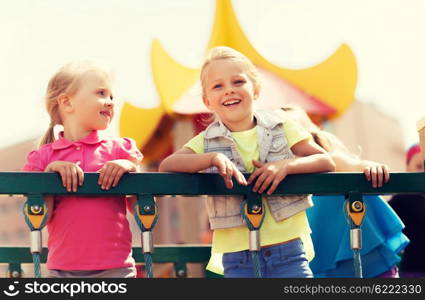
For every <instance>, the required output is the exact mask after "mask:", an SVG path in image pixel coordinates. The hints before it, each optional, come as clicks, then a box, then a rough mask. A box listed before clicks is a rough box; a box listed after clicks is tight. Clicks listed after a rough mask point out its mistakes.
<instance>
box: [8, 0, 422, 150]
mask: <svg viewBox="0 0 425 300" xmlns="http://www.w3.org/2000/svg"><path fill="white" fill-rule="evenodd" d="M232 3H233V5H234V7H235V10H236V13H237V17H238V19H239V22H240V24H241V26H242V28H243V29H244V31H245V33H246V34H247V36H248V38H249V39H250V41H251V43H252V44H253V45H254V47H256V49H257V50H258V51H259V52H260V53H261V54H262V55H263V56H264V57H266V58H267V59H268V60H270V61H272V62H273V63H275V64H278V65H280V66H281V67H284V68H306V67H309V66H313V65H316V64H318V63H320V62H321V61H322V60H323V59H325V58H327V57H328V56H329V55H331V54H332V53H333V52H334V51H335V50H336V49H337V48H338V47H339V45H340V44H341V43H347V44H348V45H349V46H350V47H351V49H352V50H353V52H354V54H355V56H356V58H357V63H358V69H359V78H358V86H357V90H356V97H357V99H359V100H360V101H365V102H370V103H374V104H375V105H376V106H377V108H378V109H379V110H381V111H384V112H386V113H388V114H389V115H390V116H392V117H394V118H396V119H398V120H399V121H400V123H401V126H402V129H403V132H404V138H403V139H401V142H402V143H404V144H405V145H408V144H411V143H412V142H414V141H416V140H417V132H416V127H415V124H416V121H417V120H418V119H419V118H421V117H423V116H425V99H423V98H424V96H423V88H422V86H424V83H423V81H424V80H425V79H424V75H423V73H424V70H425V55H424V53H425V1H423V0H409V1H404V0H386V1H384V0H376V1H366V0H357V1H355V0H345V1H343V0H320V1H317V0H308V1H307V0H297V1H292V0H281V1H275V0H261V1H253V0H234V1H233V2H232ZM214 7H215V1H212V0H183V1H172V0H168V1H165V0H157V1H137V0H120V1H118V0H90V1H82V0H76V1H65V0H43V1H31V0H2V1H1V2H0V20H1V21H0V22H1V26H0V38H1V40H2V47H0V66H1V67H0V91H1V95H2V97H1V100H0V101H1V102H0V103H1V107H2V109H1V110H0V122H1V124H0V125H1V127H2V130H1V132H0V147H4V146H7V145H10V144H14V143H17V142H20V141H24V140H27V139H29V138H33V137H37V136H39V135H41V134H42V133H43V132H44V130H45V128H46V126H47V124H48V117H47V114H46V113H45V111H44V106H43V94H44V91H45V87H46V85H47V81H48V80H49V77H50V76H51V74H52V73H53V72H54V71H55V70H56V69H57V68H58V67H59V66H60V65H62V64H63V63H65V62H67V61H69V60H72V59H80V58H89V59H95V60H98V61H101V62H104V63H106V64H108V65H109V66H111V68H112V69H113V70H114V73H115V77H116V85H115V90H116V96H117V98H118V99H122V100H126V101H129V102H131V103H132V104H135V105H137V106H140V107H154V106H156V105H157V104H158V95H157V92H156V90H155V88H154V85H153V81H152V77H151V73H150V61H149V54H150V52H149V51H150V46H151V43H152V40H153V39H155V38H156V39H159V40H160V41H161V43H162V44H163V46H164V47H165V48H166V49H167V51H168V52H169V53H170V55H172V56H173V57H174V58H175V59H176V60H177V61H179V62H180V63H181V64H184V65H186V66H188V67H199V66H200V64H201V62H202V58H203V55H204V51H205V47H206V45H207V42H208V39H209V35H210V30H211V26H212V20H213V14H214ZM118 110H119V105H118ZM117 120H118V118H116V120H115V121H117ZM116 128H117V123H114V125H113V130H116Z"/></svg>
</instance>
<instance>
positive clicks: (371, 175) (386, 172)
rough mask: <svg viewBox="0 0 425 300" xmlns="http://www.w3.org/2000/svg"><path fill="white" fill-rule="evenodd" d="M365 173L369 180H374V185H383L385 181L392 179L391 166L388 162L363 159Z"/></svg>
mask: <svg viewBox="0 0 425 300" xmlns="http://www.w3.org/2000/svg"><path fill="white" fill-rule="evenodd" d="M361 164H362V166H363V173H364V174H365V176H366V179H367V181H371V180H372V186H373V187H374V188H376V187H382V185H383V183H384V181H385V183H387V182H388V181H389V180H390V168H389V167H388V166H387V165H386V164H381V163H377V162H374V161H370V160H362V162H361Z"/></svg>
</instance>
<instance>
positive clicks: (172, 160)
mask: <svg viewBox="0 0 425 300" xmlns="http://www.w3.org/2000/svg"><path fill="white" fill-rule="evenodd" d="M212 166H215V167H217V169H218V172H219V174H220V175H221V176H222V177H223V179H224V183H225V184H226V187H227V188H229V189H231V188H232V187H233V182H232V177H235V178H236V181H237V182H238V183H239V184H242V185H246V184H247V183H246V180H245V177H244V176H243V175H242V173H241V172H240V171H239V170H238V168H237V167H236V166H235V165H234V164H233V163H232V162H231V161H230V160H229V159H228V158H227V157H226V156H225V155H224V154H221V153H216V152H209V153H202V154H197V153H195V152H194V151H193V150H191V149H189V148H182V149H180V150H178V151H176V152H175V153H174V154H171V155H170V156H168V157H167V158H166V159H164V160H163V161H162V162H161V164H160V165H159V172H185V173H197V172H199V171H202V170H205V169H207V168H209V167H212Z"/></svg>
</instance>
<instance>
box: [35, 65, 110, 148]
mask: <svg viewBox="0 0 425 300" xmlns="http://www.w3.org/2000/svg"><path fill="white" fill-rule="evenodd" d="M90 72H95V73H97V74H99V75H102V76H105V77H111V73H110V72H109V71H107V69H106V68H104V67H101V66H100V65H98V64H96V63H94V62H92V61H86V60H81V61H73V62H70V63H67V64H65V65H64V66H62V67H61V68H60V69H59V70H58V71H57V72H56V73H55V74H54V75H53V76H52V78H51V79H50V80H49V83H48V85H47V91H46V95H45V105H46V110H47V113H48V114H49V116H50V124H49V127H48V129H47V130H46V132H45V133H44V135H43V136H42V138H41V139H40V142H39V147H41V146H42V145H45V144H49V143H52V142H54V141H55V136H54V128H55V126H56V125H63V123H62V118H61V115H60V113H59V105H58V97H59V96H60V95H62V94H68V95H70V96H72V95H74V94H75V93H76V92H77V91H78V88H79V87H80V84H81V81H82V79H83V77H84V75H86V74H87V73H90Z"/></svg>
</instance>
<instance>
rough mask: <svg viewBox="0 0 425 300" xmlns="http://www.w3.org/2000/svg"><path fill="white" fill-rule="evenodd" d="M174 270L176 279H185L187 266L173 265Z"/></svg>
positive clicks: (181, 264)
mask: <svg viewBox="0 0 425 300" xmlns="http://www.w3.org/2000/svg"><path fill="white" fill-rule="evenodd" d="M174 270H175V272H176V277H178V278H186V277H187V266H186V263H184V262H176V263H174Z"/></svg>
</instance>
